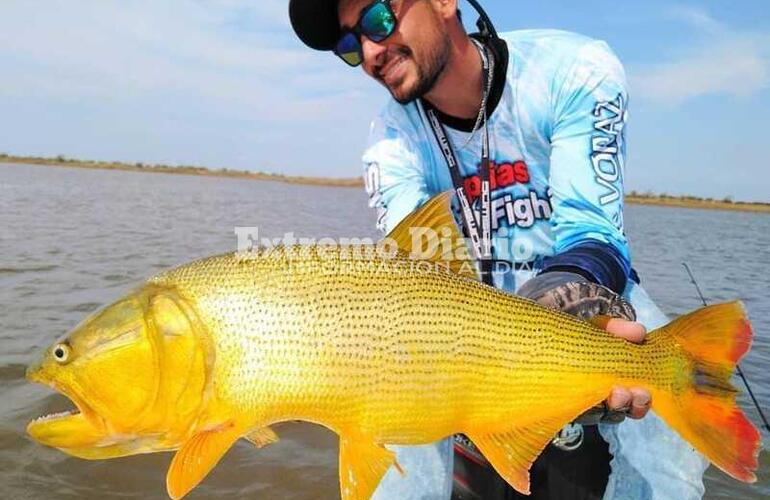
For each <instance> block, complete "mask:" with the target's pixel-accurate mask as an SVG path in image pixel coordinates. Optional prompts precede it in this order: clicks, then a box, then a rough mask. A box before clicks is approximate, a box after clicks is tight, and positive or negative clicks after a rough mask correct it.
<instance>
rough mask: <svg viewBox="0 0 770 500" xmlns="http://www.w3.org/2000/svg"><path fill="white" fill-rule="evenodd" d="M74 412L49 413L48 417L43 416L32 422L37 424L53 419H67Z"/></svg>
mask: <svg viewBox="0 0 770 500" xmlns="http://www.w3.org/2000/svg"><path fill="white" fill-rule="evenodd" d="M74 413H75V412H74V411H72V410H69V411H61V412H59V413H51V414H49V415H43V416H42V417H38V418H36V419H35V420H33V422H35V423H39V422H45V421H47V420H53V419H55V418H61V417H69V416H70V415H73V414H74Z"/></svg>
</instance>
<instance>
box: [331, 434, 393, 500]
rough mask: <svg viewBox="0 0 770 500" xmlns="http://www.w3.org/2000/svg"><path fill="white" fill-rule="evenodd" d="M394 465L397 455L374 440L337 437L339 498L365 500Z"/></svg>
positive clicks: (349, 436)
mask: <svg viewBox="0 0 770 500" xmlns="http://www.w3.org/2000/svg"><path fill="white" fill-rule="evenodd" d="M394 464H395V466H396V467H397V468H398V470H399V472H401V473H402V474H403V471H402V470H401V467H399V465H398V463H397V462H396V454H395V453H393V452H392V451H390V450H388V449H386V448H385V447H384V446H382V445H379V444H376V443H375V442H374V440H373V439H371V438H367V437H363V436H353V435H344V436H340V496H341V498H342V500H368V499H369V498H371V496H372V494H373V493H374V490H375V489H376V488H377V485H378V484H380V480H381V479H382V476H384V475H385V472H387V470H388V468H389V467H390V466H391V465H394Z"/></svg>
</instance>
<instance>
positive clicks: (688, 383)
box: [653, 301, 760, 482]
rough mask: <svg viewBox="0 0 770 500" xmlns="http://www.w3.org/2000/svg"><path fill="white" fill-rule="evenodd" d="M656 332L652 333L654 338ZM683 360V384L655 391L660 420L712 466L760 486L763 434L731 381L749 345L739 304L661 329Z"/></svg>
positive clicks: (697, 313) (748, 332) (708, 310)
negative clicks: (745, 411)
mask: <svg viewBox="0 0 770 500" xmlns="http://www.w3.org/2000/svg"><path fill="white" fill-rule="evenodd" d="M654 333H656V332H653V334H654ZM658 333H659V334H660V335H671V336H673V337H674V339H675V342H676V343H677V344H678V345H679V346H680V347H681V349H682V351H683V355H684V357H685V363H684V364H685V366H687V367H688V369H687V370H686V371H685V375H684V381H683V382H681V383H674V384H673V387H672V390H671V391H668V392H662V391H661V392H658V391H655V393H654V394H653V405H654V406H653V407H654V409H655V411H656V412H657V413H658V415H660V416H661V418H663V420H665V421H666V422H667V423H668V424H669V425H670V426H671V427H672V428H674V429H675V430H676V431H677V432H679V434H680V435H681V436H682V437H683V438H685V439H686V440H687V441H688V442H689V443H690V444H691V445H692V446H693V447H694V448H695V449H697V450H698V451H699V452H701V453H702V454H703V455H705V456H706V458H708V459H709V460H710V461H711V462H712V463H713V464H714V465H716V466H717V467H719V468H720V469H722V470H723V471H724V472H726V473H727V474H729V475H730V476H732V477H734V478H735V479H738V480H741V481H744V482H754V481H756V476H755V475H754V471H755V470H756V469H757V456H758V454H759V448H760V435H759V432H758V431H757V429H756V428H755V427H754V426H753V425H752V423H751V422H750V421H749V420H748V419H747V418H746V416H745V415H744V414H743V412H742V411H741V409H740V408H739V407H738V404H737V403H736V395H737V393H738V391H737V390H736V389H735V387H733V386H732V384H731V383H730V377H731V375H732V373H733V370H734V369H735V366H736V364H737V363H738V361H739V360H740V359H741V357H743V355H744V354H746V352H747V351H748V350H749V347H750V345H751V336H752V331H751V324H750V323H749V321H748V319H747V318H746V312H745V310H744V308H743V305H742V304H741V303H740V302H739V301H735V302H726V303H724V304H716V305H712V306H708V307H704V308H702V309H699V310H697V311H694V312H692V313H690V314H687V315H684V316H682V317H680V318H678V319H676V320H674V321H672V322H671V323H669V324H668V325H666V326H665V327H663V328H661V329H660V330H658Z"/></svg>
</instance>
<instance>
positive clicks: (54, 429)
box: [27, 373, 106, 451]
mask: <svg viewBox="0 0 770 500" xmlns="http://www.w3.org/2000/svg"><path fill="white" fill-rule="evenodd" d="M27 378H28V379H29V380H30V381H32V382H37V383H40V384H42V385H46V386H48V387H51V388H52V389H53V390H54V391H56V392H57V393H59V394H60V395H62V396H64V397H65V398H67V399H68V400H69V401H70V403H71V404H72V405H73V406H74V408H72V409H70V410H65V411H59V412H55V413H50V414H48V415H43V416H40V417H37V418H36V419H34V420H32V421H31V422H29V424H27V434H29V435H30V437H32V438H33V439H34V440H35V441H37V442H39V443H41V444H44V445H46V446H51V447H54V448H60V449H63V450H65V451H66V448H83V447H88V446H94V445H96V444H97V443H98V442H99V441H100V440H101V439H102V438H103V437H104V436H105V429H106V425H105V422H104V419H102V418H101V417H99V415H98V414H97V413H96V411H94V410H93V408H91V407H90V406H89V405H88V404H86V403H85V401H83V399H82V398H79V397H78V396H77V395H75V394H74V393H73V392H72V391H70V390H67V389H66V388H64V387H61V386H60V385H58V384H56V383H55V382H49V381H45V380H42V378H41V377H40V376H38V375H36V374H34V373H33V374H28V375H27Z"/></svg>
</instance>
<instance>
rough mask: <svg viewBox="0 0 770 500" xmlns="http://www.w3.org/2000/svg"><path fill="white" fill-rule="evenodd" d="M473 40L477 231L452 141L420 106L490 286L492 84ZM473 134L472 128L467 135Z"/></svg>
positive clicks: (435, 118) (483, 51)
mask: <svg viewBox="0 0 770 500" xmlns="http://www.w3.org/2000/svg"><path fill="white" fill-rule="evenodd" d="M473 43H474V45H475V46H476V48H477V49H478V51H479V55H480V56H481V66H482V71H481V74H482V99H481V107H482V112H481V113H480V114H482V113H483V119H484V124H483V128H484V130H483V133H482V136H481V163H480V165H479V179H480V181H481V196H480V199H479V202H480V205H481V206H480V209H481V210H480V219H481V228H480V229H481V230H480V231H479V224H478V223H477V221H476V217H475V216H474V215H473V209H472V207H471V203H470V200H469V199H468V194H467V193H466V192H465V186H464V185H463V180H462V176H461V175H460V164H459V162H458V161H457V156H456V155H455V152H454V149H453V148H452V144H451V142H450V141H449V137H448V136H447V134H446V130H445V129H444V125H443V124H442V123H441V122H440V121H439V119H438V116H436V112H435V110H434V109H433V108H432V107H426V106H424V105H423V108H424V109H425V110H426V111H425V114H426V115H427V117H428V122H429V123H430V126H431V129H432V130H433V135H434V136H435V137H436V142H437V143H438V145H439V149H440V150H441V154H442V155H443V156H444V160H445V161H446V164H447V167H448V169H449V174H450V176H451V177H452V184H454V189H455V193H456V194H457V199H458V200H459V201H460V208H461V213H462V219H463V225H464V226H465V229H466V231H467V233H468V236H469V237H470V239H471V245H472V247H473V252H474V256H475V258H476V260H478V262H479V266H480V271H481V278H482V281H483V282H484V283H486V284H488V285H492V201H491V197H490V189H489V127H488V126H487V121H488V120H487V118H488V116H487V98H488V96H489V90H490V86H491V84H492V75H491V73H492V62H491V61H490V58H489V56H488V55H487V51H486V48H485V47H484V46H483V45H482V44H481V43H479V42H477V41H476V40H473ZM474 133H475V127H474V130H473V132H471V134H474Z"/></svg>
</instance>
